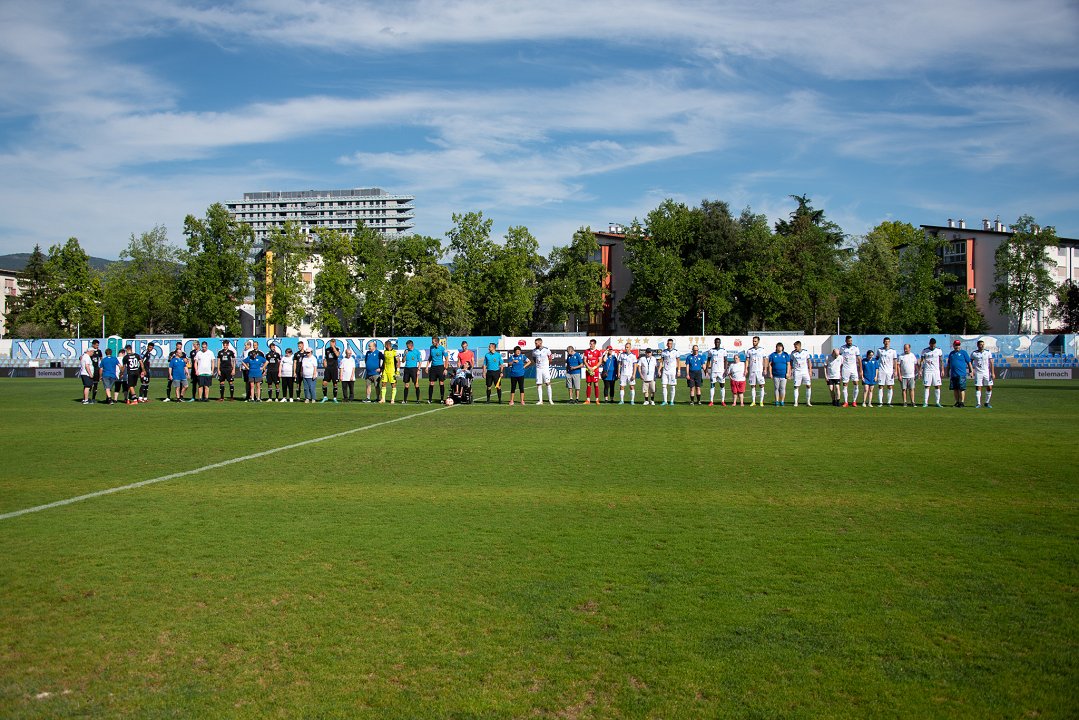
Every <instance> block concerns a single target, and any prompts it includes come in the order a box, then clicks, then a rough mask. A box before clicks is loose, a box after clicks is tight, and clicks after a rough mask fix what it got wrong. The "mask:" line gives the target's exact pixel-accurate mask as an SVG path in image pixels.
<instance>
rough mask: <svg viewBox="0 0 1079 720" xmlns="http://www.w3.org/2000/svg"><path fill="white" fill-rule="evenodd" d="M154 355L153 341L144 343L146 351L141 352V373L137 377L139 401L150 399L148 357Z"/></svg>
mask: <svg viewBox="0 0 1079 720" xmlns="http://www.w3.org/2000/svg"><path fill="white" fill-rule="evenodd" d="M153 356H154V341H153V340H151V341H150V342H148V343H146V352H144V353H143V354H142V358H141V359H142V375H141V376H140V377H139V402H141V403H144V402H149V400H150V358H152V357H153Z"/></svg>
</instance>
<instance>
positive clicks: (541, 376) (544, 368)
mask: <svg viewBox="0 0 1079 720" xmlns="http://www.w3.org/2000/svg"><path fill="white" fill-rule="evenodd" d="M532 362H533V363H534V364H535V366H536V392H537V393H538V394H539V400H538V401H537V402H536V404H537V405H542V404H543V386H544V385H546V386H547V402H548V404H550V405H554V395H553V394H552V392H553V391H552V390H551V349H550V348H546V347H543V339H542V338H536V347H535V349H534V350H533V351H532Z"/></svg>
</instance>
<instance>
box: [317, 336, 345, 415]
mask: <svg viewBox="0 0 1079 720" xmlns="http://www.w3.org/2000/svg"><path fill="white" fill-rule="evenodd" d="M338 357H340V355H339V353H338V350H337V341H336V340H334V339H333V338H330V341H329V342H328V343H326V348H325V349H324V350H323V351H322V402H326V386H327V385H329V384H330V383H331V382H332V383H333V401H334V402H337V383H338V381H339V380H340V379H341V378H340V377H339V376H338V368H337V366H338V362H337V358H338Z"/></svg>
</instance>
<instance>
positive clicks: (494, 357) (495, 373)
mask: <svg viewBox="0 0 1079 720" xmlns="http://www.w3.org/2000/svg"><path fill="white" fill-rule="evenodd" d="M483 369H484V376H483V380H484V382H485V383H486V384H487V402H491V390H492V388H493V389H494V390H495V391H496V392H497V393H498V402H499V404H501V403H502V353H500V352H498V346H497V345H495V344H494V343H491V344H490V345H488V346H487V354H486V355H484V356H483Z"/></svg>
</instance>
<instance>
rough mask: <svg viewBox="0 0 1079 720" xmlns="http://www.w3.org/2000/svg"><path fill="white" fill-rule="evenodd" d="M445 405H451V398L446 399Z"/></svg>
mask: <svg viewBox="0 0 1079 720" xmlns="http://www.w3.org/2000/svg"><path fill="white" fill-rule="evenodd" d="M446 404H447V405H453V398H451V397H449V398H446Z"/></svg>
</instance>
